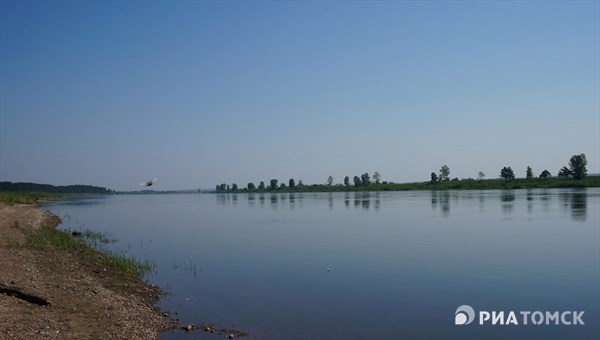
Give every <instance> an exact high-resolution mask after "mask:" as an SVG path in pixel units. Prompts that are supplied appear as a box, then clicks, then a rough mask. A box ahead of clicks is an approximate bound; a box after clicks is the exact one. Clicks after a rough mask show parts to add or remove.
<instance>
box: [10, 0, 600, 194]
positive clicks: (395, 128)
mask: <svg viewBox="0 0 600 340" xmlns="http://www.w3.org/2000/svg"><path fill="white" fill-rule="evenodd" d="M0 9H1V13H0V19H1V21H0V180H2V181H28V182H37V183H48V184H55V185H68V184H91V185H97V186H103V187H107V188H110V189H114V190H137V189H139V188H140V187H139V182H141V181H145V180H148V179H151V178H153V177H158V181H157V182H156V189H157V190H178V189H194V188H208V189H212V188H214V187H215V185H216V184H219V183H228V184H231V183H237V184H238V185H239V186H240V187H245V186H246V184H247V183H248V182H253V183H255V184H258V183H259V182H260V181H265V183H268V181H269V180H270V179H272V178H275V179H279V180H280V182H281V181H283V182H286V183H287V181H288V180H289V179H290V178H294V179H295V180H296V182H298V180H302V181H303V182H304V183H305V184H312V183H325V182H326V181H327V178H328V177H329V176H332V177H333V178H334V182H335V183H341V182H342V181H343V178H344V176H350V178H352V177H353V176H354V175H360V174H362V173H364V172H368V173H370V174H372V173H374V172H375V171H377V172H379V173H380V174H381V179H382V180H383V181H393V182H414V181H427V180H429V178H430V174H431V172H438V171H439V169H440V167H441V166H442V165H444V164H446V165H448V166H449V167H450V177H452V178H454V177H458V178H469V177H470V178H476V177H477V174H478V172H479V171H483V172H484V173H485V174H486V178H497V177H499V175H500V169H501V168H502V167H504V166H511V167H512V168H513V170H514V171H515V174H516V176H517V177H524V176H525V169H526V167H527V166H531V167H532V168H533V172H534V174H535V175H539V173H541V172H542V171H543V170H544V169H548V170H549V171H550V172H551V173H552V174H553V175H556V173H557V172H558V170H559V169H560V168H561V167H562V166H565V165H567V164H568V161H569V158H570V157H571V156H572V155H575V154H580V153H585V154H586V156H587V160H588V172H590V173H596V172H600V67H599V65H600V53H599V49H600V48H599V40H600V37H599V31H600V29H599V17H600V5H599V2H597V1H510V2H497V1H474V2H469V1H421V2H417V1H399V2H390V1H381V2H377V1H323V2H321V1H287V2H272V1H261V2H253V1H243V2H242V1H228V2H199V1H169V2H163V1H151V2H150V1H137V2H131V1H93V2H73V1H48V2H41V1H5V0H2V2H1V4H0Z"/></svg>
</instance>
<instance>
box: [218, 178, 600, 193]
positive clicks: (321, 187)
mask: <svg viewBox="0 0 600 340" xmlns="http://www.w3.org/2000/svg"><path fill="white" fill-rule="evenodd" d="M594 187H600V176H588V177H586V178H584V179H581V180H576V179H572V178H559V177H554V178H533V179H524V178H522V179H514V180H504V179H484V180H476V179H463V180H449V181H444V182H437V183H430V182H416V183H380V184H370V185H368V186H362V185H359V186H354V185H349V186H346V185H343V184H334V185H326V184H313V185H303V186H297V187H294V188H289V187H285V188H277V189H269V188H265V189H253V190H248V189H247V188H244V189H236V190H232V189H230V190H224V191H217V190H212V191H210V192H211V193H269V192H271V193H295V192H362V191H408V190H513V189H552V188H594Z"/></svg>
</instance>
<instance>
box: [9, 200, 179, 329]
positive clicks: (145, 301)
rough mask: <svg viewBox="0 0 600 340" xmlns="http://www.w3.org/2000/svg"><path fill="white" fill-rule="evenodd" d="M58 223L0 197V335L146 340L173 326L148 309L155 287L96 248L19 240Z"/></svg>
mask: <svg viewBox="0 0 600 340" xmlns="http://www.w3.org/2000/svg"><path fill="white" fill-rule="evenodd" d="M59 223H60V220H59V219H58V217H56V216H54V215H52V214H51V213H49V212H48V211H45V210H43V209H40V208H38V207H35V206H32V205H6V204H4V203H0V290H2V291H3V294H0V338H3V339H34V338H35V339H152V338H157V337H158V334H159V333H161V332H163V331H166V330H169V329H172V328H175V327H177V326H178V324H177V323H176V322H175V321H173V320H171V319H170V318H169V316H168V315H167V314H166V313H163V312H162V311H160V310H159V309H158V308H156V307H154V303H155V302H156V301H157V300H158V299H159V298H160V297H161V295H162V292H161V290H160V289H159V288H158V287H156V286H153V285H150V284H147V283H145V282H143V280H142V279H141V278H140V277H139V276H135V275H134V276H124V275H122V274H121V273H119V272H118V270H117V269H116V268H111V267H110V266H107V265H106V264H105V263H103V262H102V261H100V257H101V256H100V253H96V252H85V255H82V253H81V252H76V251H73V250H63V249H60V248H57V247H54V246H48V247H45V248H43V249H37V248H31V247H26V246H24V244H25V241H26V235H28V234H31V233H34V232H36V231H39V230H40V228H51V229H54V228H56V226H57V225H58V224H59ZM89 254H96V255H95V256H90V255H89ZM28 296H29V297H34V298H38V300H36V299H30V301H33V302H30V301H28V300H27V297H28Z"/></svg>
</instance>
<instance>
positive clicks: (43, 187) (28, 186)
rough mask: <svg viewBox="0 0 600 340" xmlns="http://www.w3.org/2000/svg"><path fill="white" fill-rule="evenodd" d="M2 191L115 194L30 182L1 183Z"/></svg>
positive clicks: (93, 187) (94, 189)
mask: <svg viewBox="0 0 600 340" xmlns="http://www.w3.org/2000/svg"><path fill="white" fill-rule="evenodd" d="M0 191H17V192H23V191H37V192H49V193H57V194H110V193H113V192H114V191H112V190H110V189H107V188H104V187H96V186H93V185H51V184H38V183H30V182H17V183H13V182H0Z"/></svg>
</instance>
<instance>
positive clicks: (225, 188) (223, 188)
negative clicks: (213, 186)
mask: <svg viewBox="0 0 600 340" xmlns="http://www.w3.org/2000/svg"><path fill="white" fill-rule="evenodd" d="M225 190H227V184H225V183H221V185H219V191H225Z"/></svg>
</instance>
